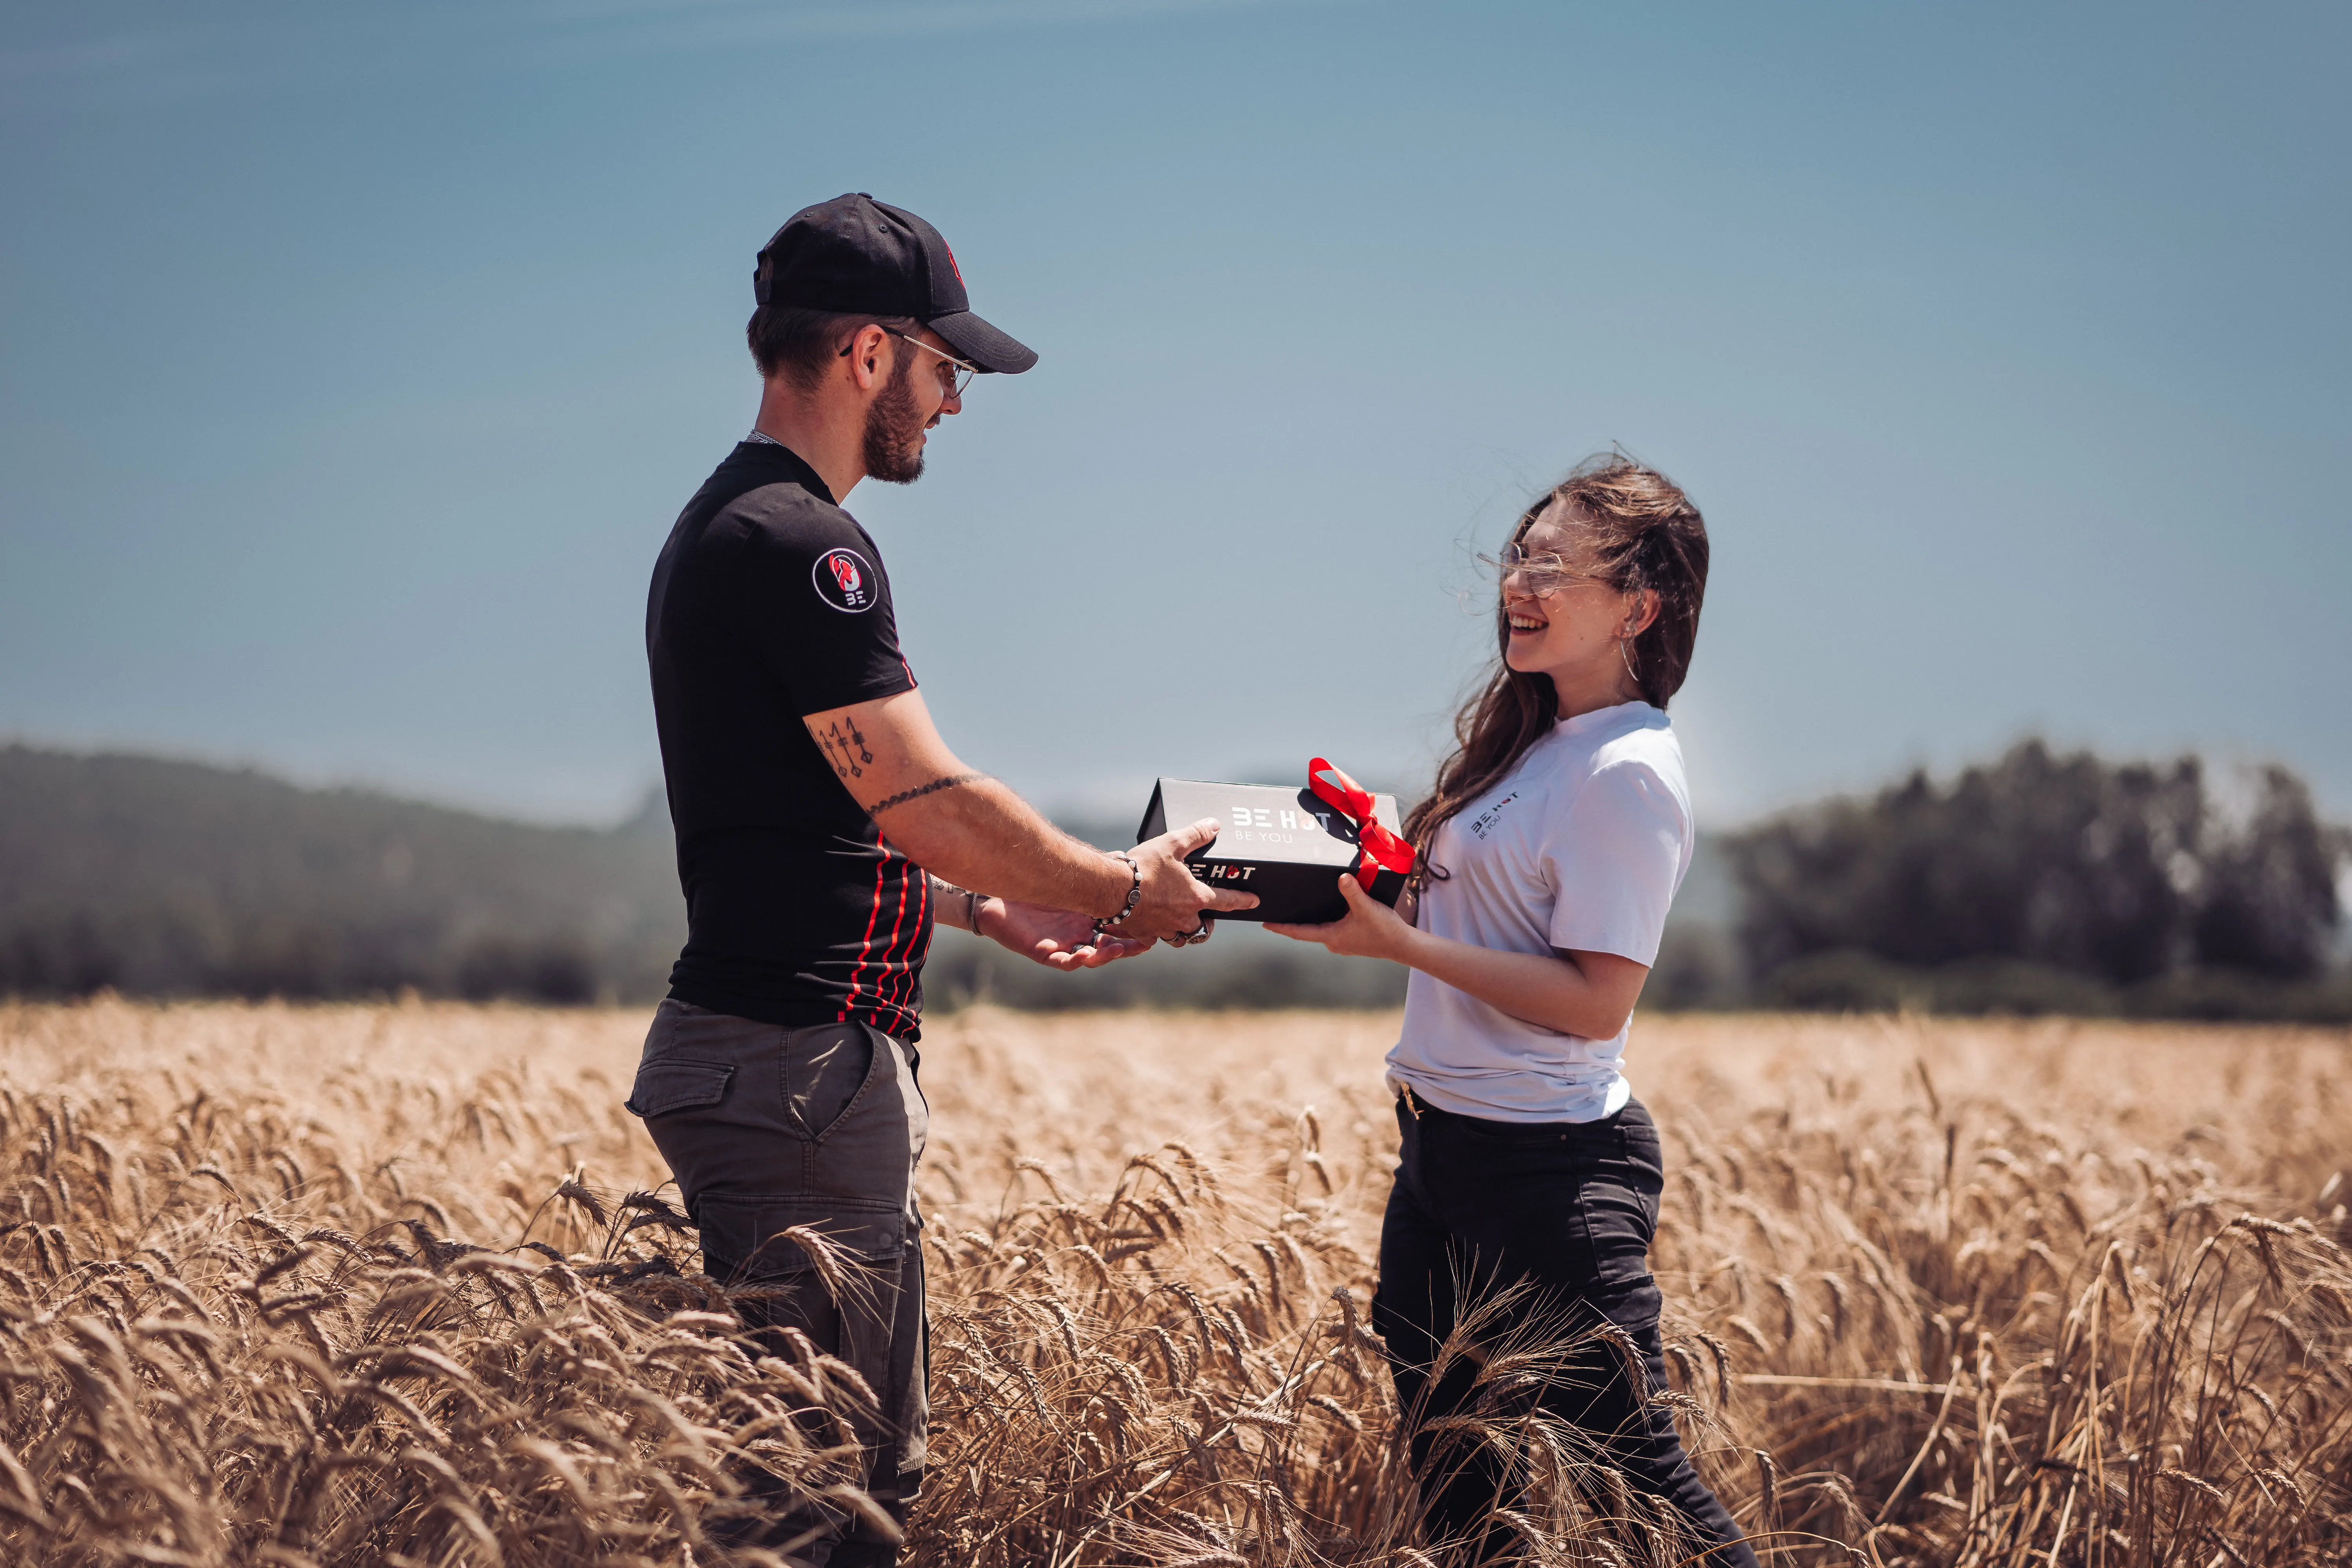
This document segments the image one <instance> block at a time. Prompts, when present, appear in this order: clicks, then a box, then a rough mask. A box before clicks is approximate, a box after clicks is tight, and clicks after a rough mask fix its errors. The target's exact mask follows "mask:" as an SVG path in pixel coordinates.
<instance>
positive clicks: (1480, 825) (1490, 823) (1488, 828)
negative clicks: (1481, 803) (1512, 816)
mask: <svg viewBox="0 0 2352 1568" xmlns="http://www.w3.org/2000/svg"><path fill="white" fill-rule="evenodd" d="M1518 798H1519V792H1518V791H1517V790H1513V791H1512V792H1511V793H1510V794H1508V795H1505V796H1504V797H1503V798H1502V799H1500V800H1498V801H1496V803H1495V804H1494V805H1490V806H1488V807H1487V808H1486V810H1484V811H1482V812H1480V813H1479V814H1478V815H1477V816H1474V817H1472V818H1471V819H1470V831H1471V832H1472V833H1473V834H1475V835H1476V836H1477V837H1479V838H1480V839H1484V838H1485V837H1486V835H1487V834H1489V833H1491V832H1493V831H1494V830H1495V824H1496V823H1497V822H1499V821H1501V820H1502V816H1503V807H1505V806H1507V805H1510V804H1511V802H1513V801H1515V800H1517V799H1518Z"/></svg>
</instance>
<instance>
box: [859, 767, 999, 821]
mask: <svg viewBox="0 0 2352 1568" xmlns="http://www.w3.org/2000/svg"><path fill="white" fill-rule="evenodd" d="M987 776H988V775H987V774H986V773H957V774H955V775H954V776H953V777H951V778H944V779H933V780H932V781H931V782H930V783H929V784H919V785H917V786H916V787H915V788H913V789H904V790H900V791H899V792H898V794H897V795H892V796H891V797H890V798H889V799H887V800H877V801H876V802H875V803H874V804H873V805H869V806H867V807H866V816H881V815H882V814H883V813H884V812H886V811H887V810H889V809H890V808H891V807H892V806H894V805H906V804H907V803H908V801H910V800H915V799H918V798H919V797H920V796H923V795H937V794H938V793H939V792H940V791H941V790H943V789H953V788H955V787H956V786H957V785H958V784H978V783H979V782H980V781H981V780H982V779H984V778H986V777H987Z"/></svg>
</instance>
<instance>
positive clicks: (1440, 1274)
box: [1372, 1100, 1756, 1568]
mask: <svg viewBox="0 0 2352 1568" xmlns="http://www.w3.org/2000/svg"><path fill="white" fill-rule="evenodd" d="M1415 1108H1417V1109H1418V1114H1417V1115H1416V1114H1415V1113H1414V1111H1415ZM1397 1126H1398V1128H1399V1130H1400V1131H1401V1132H1402V1160H1401V1161H1400V1163H1398V1166H1397V1173H1396V1185H1395V1186H1394V1187H1393V1188H1392V1189H1391V1192H1390V1194H1389V1206H1388V1214H1387V1215H1386V1217H1385V1218H1384V1220H1383V1221H1382V1223H1381V1283H1380V1289H1379V1292H1378V1293H1377V1294H1376V1295H1375V1297H1374V1298H1373V1301H1372V1316H1373V1321H1374V1323H1375V1325H1376V1326H1377V1327H1378V1328H1379V1329H1380V1331H1381V1334H1382V1335H1383V1336H1384V1337H1385V1338H1386V1339H1387V1341H1388V1348H1389V1362H1390V1368H1391V1372H1392V1373H1394V1375H1395V1378H1396V1387H1397V1403H1398V1405H1399V1407H1400V1408H1401V1409H1402V1410H1403V1411H1405V1412H1406V1414H1407V1418H1408V1419H1414V1418H1416V1417H1417V1418H1418V1423H1419V1424H1418V1425H1417V1426H1416V1427H1415V1429H1414V1431H1413V1432H1412V1461H1413V1471H1414V1474H1415V1475H1416V1476H1417V1477H1418V1478H1419V1479H1420V1483H1421V1486H1422V1489H1423V1503H1424V1505H1425V1516H1426V1519H1427V1523H1428V1533H1429V1538H1430V1540H1431V1542H1433V1543H1435V1542H1454V1543H1456V1546H1455V1550H1457V1551H1458V1552H1460V1553H1461V1557H1462V1560H1466V1561H1469V1562H1486V1561H1490V1560H1492V1559H1493V1558H1495V1557H1496V1556H1499V1555H1502V1554H1504V1553H1506V1552H1510V1551H1511V1550H1513V1549H1514V1542H1513V1534H1512V1531H1509V1530H1507V1528H1505V1527H1504V1526H1502V1525H1501V1524H1499V1523H1494V1524H1490V1522H1489V1516H1490V1515H1491V1514H1492V1512H1493V1510H1495V1509H1496V1507H1498V1506H1500V1507H1516V1506H1518V1504H1519V1501H1520V1500H1521V1499H1522V1498H1523V1497H1524V1495H1525V1490H1526V1480H1525V1478H1524V1476H1522V1475H1520V1474H1518V1473H1517V1468H1516V1467H1515V1466H1513V1465H1512V1464H1510V1463H1509V1462H1508V1460H1507V1458H1506V1457H1505V1456H1504V1455H1502V1454H1500V1453H1498V1452H1497V1451H1496V1448H1495V1447H1493V1446H1492V1445H1491V1444H1487V1443H1484V1442H1478V1441H1475V1439H1472V1438H1470V1437H1469V1436H1468V1435H1467V1434H1466V1433H1465V1432H1464V1431H1463V1430H1462V1429H1461V1428H1459V1427H1454V1428H1452V1429H1451V1430H1450V1431H1449V1429H1448V1428H1446V1427H1445V1426H1443V1425H1441V1426H1439V1427H1438V1428H1437V1429H1436V1430H1434V1431H1433V1430H1432V1429H1431V1423H1433V1422H1438V1423H1443V1422H1444V1418H1446V1417H1448V1416H1453V1415H1463V1414H1465V1413H1467V1412H1469V1411H1470V1410H1472V1409H1474V1408H1480V1407H1481V1406H1480V1405H1479V1401H1480V1400H1481V1398H1483V1399H1484V1400H1485V1401H1486V1403H1485V1404H1484V1405H1483V1410H1484V1412H1485V1413H1486V1414H1488V1415H1501V1416H1504V1417H1506V1418H1507V1417H1508V1416H1509V1415H1514V1414H1518V1413H1521V1412H1523V1411H1524V1410H1525V1409H1526V1408H1528V1407H1529V1406H1534V1407H1537V1408H1540V1409H1542V1410H1544V1411H1546V1412H1548V1413H1549V1414H1550V1415H1555V1416H1557V1417H1558V1418H1559V1419H1560V1420H1562V1421H1563V1422H1565V1423H1567V1424H1568V1425H1570V1426H1574V1427H1575V1428H1577V1429H1578V1430H1579V1431H1580V1432H1581V1433H1583V1434H1585V1435H1586V1436H1588V1437H1589V1438H1590V1439H1591V1441H1592V1442H1593V1443H1595V1444H1596V1445H1597V1446H1598V1447H1599V1448H1600V1449H1601V1453H1602V1455H1604V1456H1605V1457H1606V1458H1607V1460H1608V1461H1609V1463H1610V1464H1611V1465H1612V1467H1613V1468H1615V1469H1616V1470H1617V1471H1618V1472H1619V1473H1620V1474H1622V1476H1623V1478H1624V1479H1625V1482H1626V1484H1627V1486H1628V1487H1629V1488H1630V1489H1633V1490H1636V1491H1640V1492H1644V1493H1647V1494H1649V1495H1650V1496H1652V1497H1654V1498H1657V1499H1660V1500H1664V1501H1666V1502H1668V1503H1671V1504H1672V1505H1673V1506H1674V1509H1675V1510H1676V1511H1677V1512H1679V1513H1680V1514H1681V1516H1682V1518H1683V1520H1684V1521H1685V1522H1686V1526H1687V1529H1688V1531H1689V1533H1690V1536H1691V1538H1692V1539H1691V1546H1690V1550H1691V1551H1693V1552H1706V1555H1705V1556H1703V1557H1696V1558H1693V1559H1687V1560H1690V1561H1696V1562H1699V1563H1706V1565H1707V1568H1755V1565H1756V1556H1755V1553H1754V1552H1751V1551H1750V1550H1749V1549H1748V1545H1747V1542H1746V1541H1745V1539H1744V1538H1743V1537H1742V1536H1741V1534H1740V1532H1739V1528H1738V1526H1737V1525H1735V1524H1734V1523H1732V1521H1731V1516H1730V1514H1729V1513H1727V1512H1726V1511H1725V1510H1724V1507H1723V1505H1722V1504H1721V1503H1720V1502H1718V1501H1717V1500H1716V1497H1715V1494H1714V1493H1713V1492H1711V1491H1709V1490H1707V1489H1706V1483H1705V1482H1703V1481H1701V1480H1700V1479H1698V1474H1697V1472H1696V1471H1695V1470H1693V1469H1692V1468H1691V1463H1690V1458H1689V1457H1688V1456H1687V1455H1685V1453H1684V1452H1683V1447H1682V1443H1681V1440H1680V1439H1679V1438H1678V1437H1677V1436H1675V1425H1674V1418H1673V1416H1672V1415H1671V1414H1670V1413H1669V1411H1668V1410H1667V1409H1666V1407H1665V1406H1664V1405H1655V1404H1652V1403H1651V1402H1650V1401H1649V1400H1648V1399H1647V1397H1646V1395H1647V1394H1650V1393H1654V1392H1656V1391H1658V1390H1662V1389H1664V1388H1665V1387H1666V1386H1667V1384H1666V1366H1665V1353H1664V1347H1663V1346H1662V1344H1661V1342H1660V1341H1659V1337H1658V1310H1659V1297H1658V1287H1657V1283H1656V1281H1655V1280H1654V1279H1652V1278H1651V1276H1650V1268H1649V1252H1650V1240H1651V1237H1652V1236H1653V1234H1654V1232H1655V1230H1656V1227H1657V1222H1658V1194H1659V1193H1660V1192H1661V1190H1663V1188H1664V1184H1665V1167H1664V1161H1663V1158H1662V1156H1661V1153H1660V1150H1659V1146H1658V1130H1657V1125H1656V1124H1655V1123H1654V1122H1653V1121H1651V1120H1650V1113H1649V1112H1648V1111H1647V1110H1643V1108H1642V1106H1641V1104H1640V1103H1639V1102H1638V1101H1636V1102H1634V1103H1632V1104H1629V1105H1627V1106H1626V1107H1625V1109H1624V1110H1621V1111H1619V1112H1618V1113H1617V1114H1616V1115H1615V1116H1612V1117H1608V1118H1606V1119H1604V1120H1602V1121H1583V1122H1572V1121H1554V1122H1536V1123H1529V1122H1511V1121H1486V1120H1484V1119H1483V1118H1479V1117H1472V1116H1458V1115H1454V1114H1453V1113H1451V1112H1449V1111H1444V1110H1437V1109H1436V1108H1435V1107H1433V1106H1432V1105H1430V1104H1429V1103H1428V1102H1427V1101H1425V1100H1423V1101H1414V1102H1412V1104H1410V1105H1409V1104H1408V1103H1407V1102H1405V1101H1402V1100H1400V1101H1399V1102H1398V1105H1397ZM1515 1284H1525V1285H1527V1286H1529V1287H1531V1288H1532V1289H1528V1290H1527V1291H1525V1292H1523V1293H1521V1294H1520V1295H1518V1296H1517V1297H1515V1298H1514V1299H1513V1300H1511V1301H1510V1302H1509V1303H1508V1304H1507V1306H1506V1307H1505V1309H1504V1310H1500V1311H1498V1312H1494V1313H1493V1315H1492V1316H1491V1317H1490V1318H1488V1319H1486V1320H1484V1321H1482V1323H1481V1326H1480V1331H1479V1333H1478V1339H1479V1342H1480V1343H1481V1344H1482V1345H1484V1346H1487V1347H1492V1346H1494V1345H1496V1343H1498V1342H1502V1341H1504V1340H1509V1341H1511V1342H1514V1343H1523V1342H1527V1341H1528V1338H1529V1337H1533V1339H1534V1340H1535V1341H1536V1342H1539V1343H1542V1344H1544V1345H1545V1346H1547V1347H1548V1348H1551V1349H1554V1350H1555V1351H1556V1352H1558V1354H1559V1356H1560V1357H1561V1358H1562V1359H1561V1360H1559V1361H1557V1362H1555V1363H1554V1364H1553V1365H1551V1366H1549V1367H1548V1368H1545V1369H1544V1375H1543V1376H1541V1377H1540V1378H1539V1379H1538V1380H1537V1381H1536V1382H1535V1383H1534V1384H1532V1387H1533V1388H1534V1390H1535V1392H1533V1393H1527V1392H1524V1391H1525V1389H1526V1388H1527V1387H1528V1386H1529V1385H1527V1384H1522V1385H1521V1387H1522V1390H1523V1392H1522V1393H1521V1394H1518V1395H1517V1396H1516V1398H1517V1405H1516V1407H1514V1406H1513V1405H1511V1404H1510V1403H1509V1400H1510V1398H1511V1397H1514V1396H1509V1395H1501V1394H1498V1391H1497V1389H1496V1388H1489V1389H1487V1390H1486V1391H1485V1392H1484V1394H1483V1395H1482V1394H1481V1391H1480V1390H1479V1389H1478V1388H1477V1387H1476V1386H1475V1383H1476V1379H1477V1376H1478V1371H1479V1367H1478V1362H1479V1360H1480V1359H1482V1358H1481V1357H1478V1356H1472V1357H1464V1356H1456V1357H1454V1359H1453V1360H1451V1361H1450V1362H1448V1363H1445V1364H1444V1365H1443V1366H1440V1365H1439V1364H1437V1363H1438V1350H1439V1347H1440V1346H1441V1345H1442V1344H1443V1343H1444V1341H1445V1338H1446V1336H1447V1335H1448V1334H1449V1333H1451V1332H1452V1331H1454V1325H1455V1323H1456V1322H1457V1321H1460V1320H1462V1319H1463V1318H1464V1317H1465V1315H1466V1314H1468V1313H1469V1312H1470V1311H1471V1310H1473V1308H1474V1307H1475V1306H1476V1304H1477V1303H1478V1302H1479V1301H1480V1300H1483V1299H1491V1298H1492V1297H1493V1296H1494V1295H1495V1293H1496V1291H1498V1290H1502V1289H1507V1288H1508V1287H1510V1286H1513V1285H1515ZM1603 1320H1605V1321H1607V1322H1610V1323H1613V1324H1614V1325H1616V1327H1617V1328H1618V1329H1620V1330H1622V1331H1623V1332H1624V1334H1625V1336H1626V1338H1627V1339H1629V1340H1630V1341H1631V1342H1632V1347H1633V1352H1634V1353H1635V1356H1636V1358H1637V1359H1638V1360H1639V1362H1640V1363H1641V1372H1640V1376H1639V1381H1637V1380H1636V1378H1635V1376H1634V1374H1633V1369H1632V1368H1630V1367H1629V1366H1628V1365H1627V1363H1626V1357H1625V1356H1624V1355H1623V1354H1622V1352H1620V1351H1619V1350H1618V1349H1616V1348H1615V1347H1613V1346H1612V1345H1610V1344H1609V1343H1608V1342H1605V1341H1603V1340H1600V1339H1597V1338H1594V1337H1592V1331H1593V1330H1594V1329H1595V1328H1596V1327H1597V1326H1598V1325H1599V1324H1600V1323H1601V1321H1603ZM1498 1398H1500V1399H1501V1400H1502V1403H1499V1404H1498V1403H1496V1401H1497V1400H1498ZM1588 1501H1589V1502H1591V1503H1592V1504H1595V1505H1597V1506H1602V1507H1605V1506H1607V1505H1606V1500H1605V1499H1602V1498H1600V1497H1597V1496H1592V1495H1590V1494H1588ZM1710 1548H1711V1549H1712V1550H1709V1549H1710ZM1678 1560H1685V1559H1678Z"/></svg>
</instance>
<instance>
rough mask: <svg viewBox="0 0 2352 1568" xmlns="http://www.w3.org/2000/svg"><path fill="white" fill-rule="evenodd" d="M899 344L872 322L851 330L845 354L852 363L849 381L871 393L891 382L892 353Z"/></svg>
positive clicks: (862, 390)
mask: <svg viewBox="0 0 2352 1568" xmlns="http://www.w3.org/2000/svg"><path fill="white" fill-rule="evenodd" d="M897 346H898V345H897V344H895V343H893V342H891V341H890V334H889V333H888V332H886V331H883V330H882V329H881V328H880V327H878V326H874V325H870V324H869V325H866V326H863V327H860V328H858V329H857V331H855V332H853V333H851V334H850V338H849V350H848V352H847V353H845V354H844V355H843V356H842V357H843V358H844V360H845V362H846V363H847V364H848V366H849V384H851V385H852V386H854V387H856V388H857V390H858V391H860V392H871V391H873V390H874V389H875V388H876V387H877V386H880V385H881V384H883V383H884V382H886V381H887V380H888V379H889V378H890V356H891V353H892V351H893V350H894V349H896V348H897Z"/></svg>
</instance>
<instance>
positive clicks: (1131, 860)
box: [1095, 849, 1143, 934]
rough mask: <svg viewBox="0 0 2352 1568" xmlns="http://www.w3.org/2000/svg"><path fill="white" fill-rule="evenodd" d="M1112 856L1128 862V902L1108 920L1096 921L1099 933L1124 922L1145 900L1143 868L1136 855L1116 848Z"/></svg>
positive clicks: (1096, 928)
mask: <svg viewBox="0 0 2352 1568" xmlns="http://www.w3.org/2000/svg"><path fill="white" fill-rule="evenodd" d="M1110 857H1111V858H1112V859H1114V860H1124V861H1126V862H1127V876H1128V883H1127V902H1126V903H1124V904H1122V905H1120V906H1119V911H1118V913H1117V914H1115V915H1113V916H1111V917H1110V918H1109V919H1108V920H1097V921H1095V931H1096V932H1097V934H1099V933H1101V932H1103V931H1108V930H1110V929H1111V927H1113V926H1115V925H1119V924H1122V923H1124V922H1125V921H1126V920H1127V917H1128V916H1129V915H1131V914H1133V913H1134V912H1135V906H1136V905H1138V904H1139V903H1141V902H1142V901H1143V868H1142V867H1140V866H1139V865H1137V864H1136V863H1135V857H1134V856H1132V855H1129V854H1126V853H1124V852H1123V851H1120V850H1118V849H1114V850H1112V851H1110Z"/></svg>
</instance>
